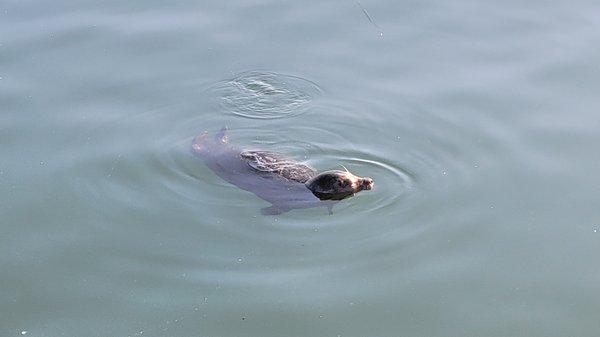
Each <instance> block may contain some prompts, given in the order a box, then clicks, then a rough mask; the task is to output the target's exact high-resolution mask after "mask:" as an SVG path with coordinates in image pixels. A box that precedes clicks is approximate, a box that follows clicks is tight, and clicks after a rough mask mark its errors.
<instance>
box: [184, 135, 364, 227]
mask: <svg viewBox="0 0 600 337" xmlns="http://www.w3.org/2000/svg"><path fill="white" fill-rule="evenodd" d="M192 152H193V153H194V154H195V155H196V156H198V157H200V158H202V159H203V161H204V163H205V164H206V165H207V166H208V167H209V168H210V169H211V170H212V171H213V172H215V174H217V175H218V176H219V177H221V178H222V179H223V180H225V181H227V182H229V183H231V184H233V185H235V186H237V187H239V188H241V189H243V190H246V191H249V192H252V193H254V194H255V195H256V196H258V197H259V198H261V199H263V200H265V201H268V202H269V203H271V204H272V206H270V207H266V208H263V209H262V210H261V212H262V213H263V214H267V215H275V214H281V213H283V212H287V211H289V210H292V209H300V208H310V207H325V208H327V209H328V211H329V213H330V214H331V213H332V207H333V205H334V204H335V203H336V202H337V201H339V200H341V199H343V198H345V197H348V196H350V195H352V194H354V193H356V192H357V191H359V190H361V189H370V188H366V187H365V188H361V186H363V185H361V183H359V181H358V180H357V178H359V177H356V176H353V175H352V174H351V173H349V172H347V171H346V172H343V171H327V172H324V173H321V174H319V173H318V172H317V171H316V170H315V169H313V168H312V167H310V166H308V165H305V164H302V163H299V162H296V161H294V160H293V159H290V158H287V157H285V156H283V155H281V154H278V153H274V152H269V151H262V150H255V149H241V148H239V147H237V146H234V145H231V144H230V143H229V142H228V139H227V129H226V128H224V129H222V130H221V131H220V132H219V133H217V134H216V135H215V136H214V137H211V136H209V135H208V133H203V134H201V135H199V136H197V137H196V138H194V140H193V141H192ZM344 177H347V178H348V179H346V178H344ZM352 177H354V178H355V179H354V180H352V179H350V178H352ZM338 178H339V179H338ZM360 179H363V178H360ZM364 179H369V178H364ZM369 180H370V179H369ZM343 181H345V182H347V186H345V187H346V189H343V188H342V187H341V185H343V184H344V183H343ZM353 181H354V187H355V188H353V187H352V186H351V185H352V182H353ZM336 183H339V184H338V185H336ZM371 185H372V181H371ZM364 186H366V185H364ZM369 186H370V185H369ZM340 191H342V192H343V193H340V194H335V192H340ZM332 192H334V194H332ZM332 196H333V197H332Z"/></svg>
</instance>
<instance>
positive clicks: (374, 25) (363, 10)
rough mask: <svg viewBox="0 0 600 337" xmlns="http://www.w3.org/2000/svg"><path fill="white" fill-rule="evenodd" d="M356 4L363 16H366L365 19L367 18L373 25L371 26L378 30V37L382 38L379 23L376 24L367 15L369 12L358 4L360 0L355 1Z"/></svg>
mask: <svg viewBox="0 0 600 337" xmlns="http://www.w3.org/2000/svg"><path fill="white" fill-rule="evenodd" d="M356 4H357V5H358V7H360V9H361V10H362V12H363V13H364V14H365V16H366V17H367V19H368V20H369V22H370V23H371V24H372V25H373V27H375V28H377V31H378V32H379V37H382V38H383V31H382V30H381V28H380V27H379V25H377V23H375V21H374V20H373V18H372V17H371V15H369V12H367V10H366V9H365V8H364V7H363V6H362V5H361V4H360V2H356Z"/></svg>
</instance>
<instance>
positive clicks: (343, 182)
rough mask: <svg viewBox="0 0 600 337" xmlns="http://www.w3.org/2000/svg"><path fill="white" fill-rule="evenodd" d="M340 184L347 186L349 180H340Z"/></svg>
mask: <svg viewBox="0 0 600 337" xmlns="http://www.w3.org/2000/svg"><path fill="white" fill-rule="evenodd" d="M340 186H341V187H346V186H348V182H347V181H345V180H340Z"/></svg>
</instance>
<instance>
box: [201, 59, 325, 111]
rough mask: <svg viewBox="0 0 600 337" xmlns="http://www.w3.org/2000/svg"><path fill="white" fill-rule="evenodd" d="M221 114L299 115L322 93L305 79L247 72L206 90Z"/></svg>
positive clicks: (270, 73)
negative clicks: (220, 110)
mask: <svg viewBox="0 0 600 337" xmlns="http://www.w3.org/2000/svg"><path fill="white" fill-rule="evenodd" d="M208 92H209V93H210V94H211V95H214V97H213V99H214V100H216V101H217V104H218V105H219V106H220V108H221V109H222V111H223V112H224V113H226V114H233V115H236V116H241V117H245V118H252V119H275V118H284V117H292V116H297V115H300V114H302V113H304V112H306V111H307V110H308V109H309V108H310V106H311V103H312V101H313V100H314V99H315V98H316V97H318V96H319V95H320V93H321V89H320V88H319V86H318V85H317V84H316V83H314V82H311V81H309V80H307V79H304V78H301V77H297V76H291V75H283V74H278V73H274V72H259V71H250V72H245V73H242V74H240V75H238V76H236V77H234V78H233V79H230V80H226V81H222V82H219V83H217V84H215V85H213V86H212V87H210V88H209V89H208Z"/></svg>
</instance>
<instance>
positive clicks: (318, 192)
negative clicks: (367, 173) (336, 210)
mask: <svg viewBox="0 0 600 337" xmlns="http://www.w3.org/2000/svg"><path fill="white" fill-rule="evenodd" d="M305 185H306V187H307V188H308V189H309V190H311V191H312V193H313V194H314V195H315V196H316V197H317V198H319V199H321V200H342V199H344V198H347V197H349V196H352V195H354V194H355V193H357V192H360V191H362V190H370V189H372V188H373V179H371V178H367V177H365V178H361V177H358V176H355V175H354V174H352V173H350V172H348V171H339V170H332V171H325V172H322V173H319V174H318V175H316V176H314V177H313V178H311V179H309V180H308V181H307V182H306V183H305Z"/></svg>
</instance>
